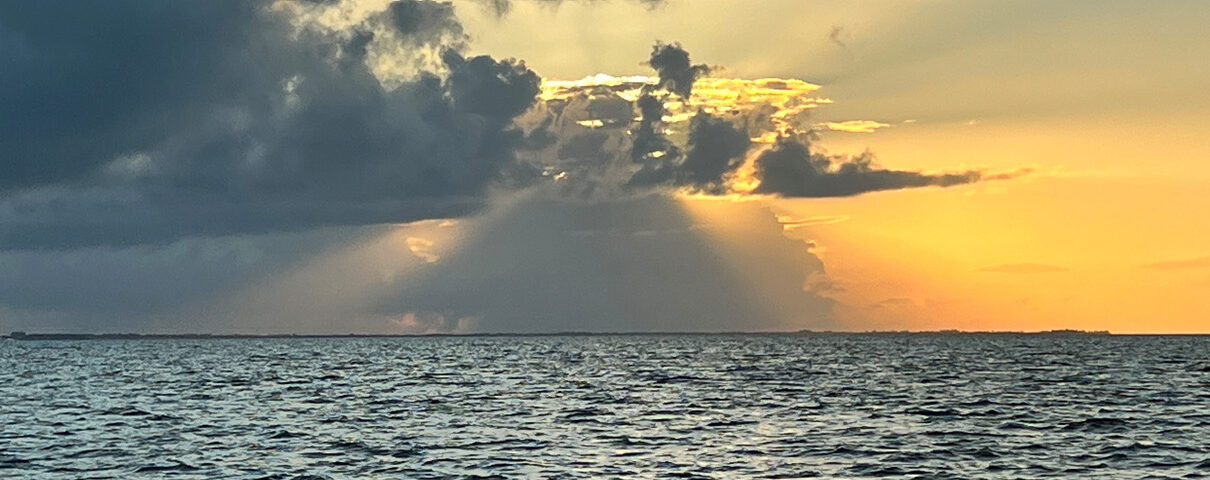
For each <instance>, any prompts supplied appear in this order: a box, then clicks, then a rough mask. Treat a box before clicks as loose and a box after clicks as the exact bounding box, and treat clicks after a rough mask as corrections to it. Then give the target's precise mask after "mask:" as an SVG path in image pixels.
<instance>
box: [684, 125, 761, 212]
mask: <svg viewBox="0 0 1210 480" xmlns="http://www.w3.org/2000/svg"><path fill="white" fill-rule="evenodd" d="M751 143H752V142H751V141H750V140H749V139H748V133H747V132H745V131H744V130H742V129H740V128H737V127H736V126H735V125H734V124H732V123H731V122H729V121H727V120H725V119H723V118H719V117H716V116H713V115H710V114H708V113H706V112H698V113H697V114H696V115H694V117H693V119H692V120H690V122H689V149H688V153H687V154H686V155H685V161H684V162H683V163H682V164H681V165H680V171H681V179H680V181H681V183H682V184H686V185H694V186H696V187H698V188H699V189H703V190H708V191H712V192H715V193H722V192H723V185H722V183H723V176H724V175H726V174H727V173H728V172H731V171H733V170H735V169H736V168H737V167H738V166H739V163H740V161H741V160H742V159H743V156H744V154H745V153H746V152H747V151H748V147H749V145H750V144H751Z"/></svg>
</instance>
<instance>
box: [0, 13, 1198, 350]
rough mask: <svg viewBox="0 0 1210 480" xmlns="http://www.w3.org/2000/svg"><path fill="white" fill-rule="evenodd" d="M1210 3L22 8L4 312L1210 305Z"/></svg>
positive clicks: (128, 322)
mask: <svg viewBox="0 0 1210 480" xmlns="http://www.w3.org/2000/svg"><path fill="white" fill-rule="evenodd" d="M1208 22H1210V4H1207V3H1206V2H1201V1H1180V0H1173V1H1167V2H1160V3H1144V2H1119V1H1106V0H1100V1H1080V0H1073V1H1066V2H1050V1H1013V2H1007V1H983V0H938V1H911V2H908V1H889V0H886V1H853V2H824V1H819V2H814V1H805V0H769V1H764V2H760V3H759V4H754V3H753V2H746V1H738V0H735V1H733V0H609V1H606V0H562V1H558V0H511V1H509V0H457V1H453V2H442V1H432V0H397V1H390V0H277V1H273V2H252V1H248V2H189V3H174V4H166V3H164V2H154V1H128V2H114V3H108V4H100V3H98V4H92V3H73V4H56V3H49V2H36V3H30V2H8V1H0V332H7V331H30V332H147V333H183V332H189V333H480V332H567V331H595V332H618V331H795V330H803V329H806V330H841V331H868V330H941V329H958V330H1012V331H1040V330H1054V329H1083V330H1109V331H1112V332H1115V333H1210V301H1207V300H1206V298H1207V296H1208V295H1210V243H1207V242H1206V240H1205V239H1206V238H1208V237H1210V211H1208V210H1210V209H1208V208H1207V207H1210V202H1208V201H1207V200H1206V192H1208V191H1210V134H1207V133H1206V132H1210V96H1207V95H1206V94H1205V92H1206V91H1207V89H1208V87H1210V61H1207V60H1206V59H1208V58H1210V30H1208V29H1206V28H1205V27H1204V26H1205V25H1206V24H1207V23H1208Z"/></svg>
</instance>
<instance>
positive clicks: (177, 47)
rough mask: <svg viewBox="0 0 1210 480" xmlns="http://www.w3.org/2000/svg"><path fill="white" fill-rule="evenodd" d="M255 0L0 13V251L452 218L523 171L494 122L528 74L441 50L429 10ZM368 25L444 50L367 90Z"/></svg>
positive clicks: (444, 33) (402, 4)
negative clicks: (312, 20)
mask: <svg viewBox="0 0 1210 480" xmlns="http://www.w3.org/2000/svg"><path fill="white" fill-rule="evenodd" d="M266 5H267V4H265V3H263V2H198V3H191V4H183V5H174V6H167V5H164V4H162V3H161V2H152V1H146V2H137V1H136V2H122V3H120V4H113V5H98V4H73V5H71V6H70V8H65V6H62V5H52V4H42V3H39V4H29V5H17V4H7V3H6V4H3V5H0V39H3V40H0V42H4V43H6V44H7V45H5V46H4V48H0V56H3V58H0V63H3V64H4V65H5V66H6V68H5V70H4V73H0V85H3V88H0V110H2V111H4V112H5V114H4V115H3V116H2V117H0V144H2V145H4V146H5V148H6V149H7V151H6V152H5V156H6V165H5V168H6V173H5V175H3V176H0V220H2V221H3V224H4V227H3V229H0V248H26V247H46V246H50V247H71V246H86V245H102V244H137V243H144V242H166V241H172V240H173V239H176V238H180V237H183V236H189V235H215V234H226V233H260V232H269V231H278V230H288V229H300V228H309V227H314V226H321V225H326V224H332V223H337V224H361V223H379V222H391V221H405V220H412V219H418V218H430V217H433V216H449V215H458V214H462V213H465V212H466V211H468V210H471V209H473V208H475V207H477V206H478V204H481V203H482V200H483V193H484V191H485V189H486V188H487V187H488V186H489V185H491V184H492V183H494V182H497V181H499V180H501V179H510V178H512V179H516V178H525V177H527V176H530V175H532V172H529V171H527V169H526V168H524V166H523V165H519V164H518V162H516V159H515V155H514V151H515V150H516V149H517V148H518V147H519V146H520V145H521V144H522V142H523V141H524V140H525V139H524V138H523V137H522V135H521V134H520V132H518V131H516V130H514V129H512V128H511V127H510V122H511V120H512V118H513V117H515V116H516V115H517V114H519V113H520V112H521V111H523V110H524V109H525V108H527V107H528V106H529V105H530V104H532V103H533V102H534V101H535V96H536V94H537V90H538V83H539V77H538V76H537V75H536V74H534V73H533V72H532V71H529V70H528V69H527V68H526V67H525V65H524V63H522V62H518V61H513V60H503V61H497V60H495V59H492V58H490V57H486V56H480V57H472V58H464V57H463V56H462V55H460V54H459V53H458V52H457V50H456V49H457V48H458V47H459V45H458V44H457V42H456V41H454V40H451V39H458V38H461V37H462V35H463V34H462V31H461V27H460V26H459V25H458V24H457V21H456V19H455V18H454V17H453V16H452V15H453V14H452V7H450V6H449V5H448V4H446V3H443V2H434V1H429V0H400V1H397V2H394V3H392V4H391V5H390V7H389V8H388V10H387V12H386V13H384V15H385V16H386V17H389V20H390V21H383V17H381V16H379V17H374V18H372V19H370V20H368V21H367V22H371V23H366V24H363V25H362V26H361V27H360V28H358V29H355V31H354V32H352V33H341V32H335V33H333V32H326V31H321V30H319V29H315V28H306V27H304V28H303V29H302V30H297V29H296V28H295V26H294V25H293V24H292V23H291V22H292V20H291V18H290V17H289V16H288V15H287V14H286V13H284V12H282V11H277V10H272V9H267V6H266ZM379 24H385V25H387V26H389V27H390V28H394V29H395V31H394V33H393V34H392V35H389V36H388V37H391V38H398V39H402V41H405V42H417V43H421V44H426V45H429V46H432V47H437V48H445V49H446V53H445V54H444V55H443V57H442V63H443V71H441V72H436V73H423V72H422V73H421V74H420V75H419V76H418V77H417V78H416V79H414V80H410V81H407V82H405V83H403V84H402V85H400V86H399V87H398V88H391V89H388V88H385V87H384V86H383V85H382V84H381V82H380V81H379V79H378V78H376V77H375V75H374V74H373V73H372V72H371V71H370V68H369V66H368V65H367V64H366V61H365V60H366V59H365V58H364V57H365V56H366V53H365V52H366V49H367V45H369V44H370V43H372V42H378V41H387V40H382V39H381V38H380V37H379V36H377V35H374V33H373V29H374V28H380V27H381V26H380V25H379ZM434 42H438V43H443V42H444V43H450V42H452V44H450V45H432V44H433V43H434Z"/></svg>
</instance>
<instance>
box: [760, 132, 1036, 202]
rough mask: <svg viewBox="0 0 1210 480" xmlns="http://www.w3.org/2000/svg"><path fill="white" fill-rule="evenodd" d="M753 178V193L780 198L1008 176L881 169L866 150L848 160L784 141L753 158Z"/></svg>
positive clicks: (942, 185) (840, 193)
mask: <svg viewBox="0 0 1210 480" xmlns="http://www.w3.org/2000/svg"><path fill="white" fill-rule="evenodd" d="M1021 173H1024V172H1021ZM1018 174H1020V173H1018ZM756 176H757V177H758V178H759V179H760V186H759V187H757V189H756V191H755V193H764V194H775V195H781V196H785V197H845V196H851V195H858V194H862V193H867V192H875V191H880V190H900V189H904V188H915V187H928V186H938V187H949V186H953V185H962V184H966V183H974V182H978V181H980V180H998V179H1006V178H1011V177H1012V176H1014V174H997V175H985V174H984V173H983V172H980V171H976V170H968V171H965V172H958V173H940V174H929V173H921V172H914V171H907V170H885V169H882V168H879V167H877V166H876V165H875V164H874V157H873V155H872V154H871V153H869V152H865V153H863V154H861V155H858V156H855V157H852V158H842V157H836V156H828V155H821V154H812V153H811V152H810V150H809V149H808V147H807V145H806V144H804V143H802V142H798V141H794V140H788V139H784V140H781V141H779V142H778V143H777V144H776V145H774V146H773V147H772V148H770V149H769V150H766V151H764V152H763V153H761V154H760V156H759V157H757V158H756Z"/></svg>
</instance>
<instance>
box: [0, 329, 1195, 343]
mask: <svg viewBox="0 0 1210 480" xmlns="http://www.w3.org/2000/svg"><path fill="white" fill-rule="evenodd" d="M645 335H648V336H720V335H721V336H809V335H836V336H846V335H853V336H860V335H924V336H928V335H933V336H937V335H959V336H965V335H1004V336H1011V335H1028V336H1057V337H1062V336H1078V337H1085V336H1124V337H1130V336H1205V335H1206V334H1196V333H1171V334H1165V333H1155V334H1147V333H1141V334H1140V333H1127V334H1122V333H1111V332H1109V331H1105V330H1096V331H1088V330H1046V331H1035V332H1024V331H995V330H992V331H967V330H927V331H908V330H871V331H863V332H846V331H833V330H822V331H821V330H797V331H788V332H580V331H568V332H550V333H410V334H408V333H397V334H396V333H391V334H370V333H347V334H283V333H271V334H254V333H26V332H19V331H15V332H12V333H9V334H8V335H6V336H4V337H0V338H7V339H11V340H25V341H31V340H33V341H37V340H227V339H338V338H443V337H456V338H476V337H484V338H492V337H610V336H645Z"/></svg>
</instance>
